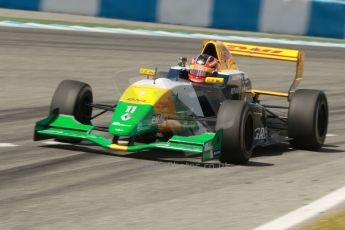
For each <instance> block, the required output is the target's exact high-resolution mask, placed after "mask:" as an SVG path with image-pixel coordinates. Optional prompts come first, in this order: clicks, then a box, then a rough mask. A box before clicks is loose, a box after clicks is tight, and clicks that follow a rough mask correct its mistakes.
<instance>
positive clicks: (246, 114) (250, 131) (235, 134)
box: [216, 100, 254, 164]
mask: <svg viewBox="0 0 345 230" xmlns="http://www.w3.org/2000/svg"><path fill="white" fill-rule="evenodd" d="M253 122H254V120H253V114H252V112H251V110H250V108H249V105H248V104H247V103H246V102H244V101H232V100H226V101H224V102H223V103H222V105H221V106H220V108H219V111H218V114H217V123H216V130H217V131H218V130H220V129H222V130H223V140H222V149H221V155H220V161H221V162H223V163H235V164H245V163H247V162H248V161H249V159H250V157H251V155H252V151H253V143H254V123H253Z"/></svg>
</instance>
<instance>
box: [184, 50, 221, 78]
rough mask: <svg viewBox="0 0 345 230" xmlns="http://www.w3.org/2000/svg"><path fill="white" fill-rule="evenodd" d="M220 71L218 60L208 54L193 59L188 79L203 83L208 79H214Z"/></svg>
mask: <svg viewBox="0 0 345 230" xmlns="http://www.w3.org/2000/svg"><path fill="white" fill-rule="evenodd" d="M217 69H218V60H217V59H216V58H214V57H212V56H210V55H208V54H201V55H199V56H198V57H195V58H193V60H192V63H191V65H190V66H189V74H188V78H189V80H190V81H192V82H196V83H203V82H205V78H206V77H212V76H213V75H214V73H215V71H217Z"/></svg>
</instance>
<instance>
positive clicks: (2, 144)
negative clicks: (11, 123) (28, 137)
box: [0, 143, 19, 148]
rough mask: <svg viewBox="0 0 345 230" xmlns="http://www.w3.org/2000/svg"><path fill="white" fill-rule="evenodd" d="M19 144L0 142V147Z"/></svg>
mask: <svg viewBox="0 0 345 230" xmlns="http://www.w3.org/2000/svg"><path fill="white" fill-rule="evenodd" d="M17 146H19V145H16V144H12V143H0V148H5V147H17Z"/></svg>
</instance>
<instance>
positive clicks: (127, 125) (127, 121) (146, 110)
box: [109, 101, 157, 136]
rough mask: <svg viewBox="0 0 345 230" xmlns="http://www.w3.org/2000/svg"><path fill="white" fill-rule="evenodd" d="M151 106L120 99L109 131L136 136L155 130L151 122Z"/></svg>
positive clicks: (152, 110)
mask: <svg viewBox="0 0 345 230" xmlns="http://www.w3.org/2000/svg"><path fill="white" fill-rule="evenodd" d="M153 116H154V109H153V106H151V105H147V104H132V103H126V102H122V101H120V102H119V103H118V105H117V107H116V110H115V112H114V115H113V118H112V120H111V124H110V126H109V133H110V134H112V135H116V136H136V135H140V134H142V133H145V132H151V131H155V130H157V125H153V124H152V117H153Z"/></svg>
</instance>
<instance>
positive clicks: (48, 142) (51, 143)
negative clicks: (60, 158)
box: [42, 141, 68, 145]
mask: <svg viewBox="0 0 345 230" xmlns="http://www.w3.org/2000/svg"><path fill="white" fill-rule="evenodd" d="M42 143H43V144H46V145H66V144H68V143H63V142H59V141H43V142H42Z"/></svg>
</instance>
